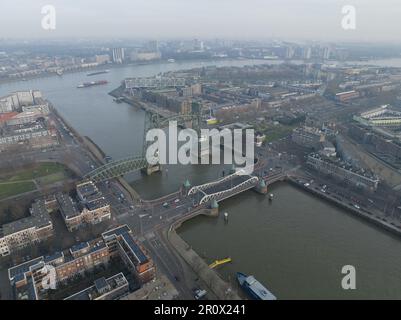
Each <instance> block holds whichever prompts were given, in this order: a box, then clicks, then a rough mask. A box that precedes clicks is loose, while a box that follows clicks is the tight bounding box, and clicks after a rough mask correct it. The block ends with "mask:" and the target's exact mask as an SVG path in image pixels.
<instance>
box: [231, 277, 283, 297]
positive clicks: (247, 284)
mask: <svg viewBox="0 0 401 320" xmlns="http://www.w3.org/2000/svg"><path fill="white" fill-rule="evenodd" d="M237 280H238V282H239V284H240V286H241V288H242V289H243V290H244V291H245V292H246V293H247V294H248V295H249V296H250V297H251V298H252V299H256V300H276V299H277V298H276V297H275V296H274V295H273V294H272V293H271V292H270V291H269V290H268V289H266V288H265V287H264V286H263V285H262V284H261V283H260V282H259V281H258V280H256V279H255V277H254V276H248V275H246V274H244V273H241V272H237Z"/></svg>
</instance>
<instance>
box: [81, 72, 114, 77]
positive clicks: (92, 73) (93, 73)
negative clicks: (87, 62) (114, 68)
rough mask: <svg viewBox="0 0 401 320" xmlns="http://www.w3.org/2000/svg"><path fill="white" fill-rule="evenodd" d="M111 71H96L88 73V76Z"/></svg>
mask: <svg viewBox="0 0 401 320" xmlns="http://www.w3.org/2000/svg"><path fill="white" fill-rule="evenodd" d="M109 72H110V70H102V71H96V72H91V73H88V74H87V76H88V77H90V76H96V75H98V74H103V73H109Z"/></svg>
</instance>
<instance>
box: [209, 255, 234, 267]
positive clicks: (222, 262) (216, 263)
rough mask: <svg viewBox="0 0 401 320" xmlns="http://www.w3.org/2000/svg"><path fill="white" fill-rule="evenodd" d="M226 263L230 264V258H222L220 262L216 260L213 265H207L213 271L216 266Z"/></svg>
mask: <svg viewBox="0 0 401 320" xmlns="http://www.w3.org/2000/svg"><path fill="white" fill-rule="evenodd" d="M228 262H231V258H224V259H221V260H216V261H214V262H213V263H211V264H209V267H210V268H211V269H213V268H215V267H217V266H220V265H222V264H225V263H228Z"/></svg>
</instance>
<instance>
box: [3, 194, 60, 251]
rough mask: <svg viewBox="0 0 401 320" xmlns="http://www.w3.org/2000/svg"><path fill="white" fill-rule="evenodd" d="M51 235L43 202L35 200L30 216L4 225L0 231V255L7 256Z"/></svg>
mask: <svg viewBox="0 0 401 320" xmlns="http://www.w3.org/2000/svg"><path fill="white" fill-rule="evenodd" d="M52 235H53V223H52V222H51V220H50V216H49V213H48V211H47V210H46V205H45V201H44V200H36V201H35V202H34V203H33V204H32V207H31V209H30V216H29V217H26V218H23V219H19V220H16V221H13V222H10V223H7V224H4V225H3V226H2V227H1V229H0V254H1V255H2V256H6V255H9V254H10V253H11V252H13V251H15V250H19V249H22V248H25V247H27V246H29V245H33V244H35V243H38V242H40V241H43V240H45V239H47V238H49V237H50V236H52Z"/></svg>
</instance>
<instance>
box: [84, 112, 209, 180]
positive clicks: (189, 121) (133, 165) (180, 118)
mask: <svg viewBox="0 0 401 320" xmlns="http://www.w3.org/2000/svg"><path fill="white" fill-rule="evenodd" d="M201 120H202V118H201V113H200V108H199V111H198V112H196V113H191V114H179V115H174V116H171V117H167V118H166V117H162V116H161V115H160V114H158V113H154V112H151V111H146V113H145V126H144V135H143V148H142V154H140V155H133V156H130V157H127V158H123V159H119V160H115V161H110V162H108V163H105V164H104V165H102V166H100V167H98V168H96V169H94V170H93V171H91V172H89V173H87V174H86V175H85V176H84V179H90V180H92V181H94V182H101V181H105V180H108V179H112V178H117V177H121V176H123V175H125V174H127V173H130V172H133V171H137V170H145V171H146V172H147V174H151V173H152V172H156V171H159V170H160V164H158V163H157V159H156V161H155V162H156V163H157V164H153V165H151V164H149V163H148V161H147V160H146V150H147V148H148V146H149V144H150V142H147V141H146V133H147V132H148V130H150V129H154V128H160V129H162V128H165V127H167V126H168V124H169V122H170V121H177V126H178V127H182V128H192V129H194V130H195V131H196V132H197V133H198V136H199V132H200V129H201ZM154 156H155V158H158V155H157V154H155V155H154ZM152 162H153V161H152ZM153 163H154V162H153Z"/></svg>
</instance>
